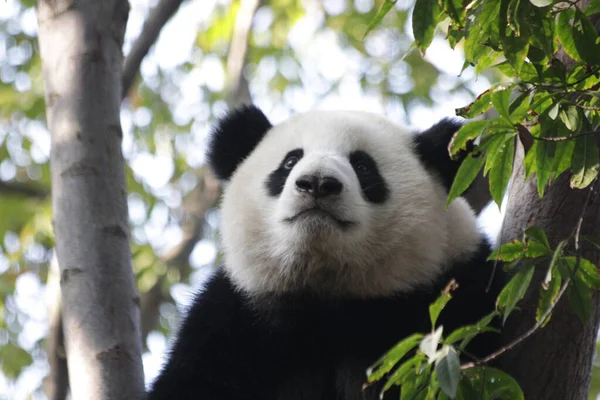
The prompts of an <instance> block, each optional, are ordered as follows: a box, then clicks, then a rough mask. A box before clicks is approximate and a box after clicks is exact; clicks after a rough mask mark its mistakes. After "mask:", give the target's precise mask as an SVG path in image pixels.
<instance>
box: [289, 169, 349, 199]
mask: <svg viewBox="0 0 600 400" xmlns="http://www.w3.org/2000/svg"><path fill="white" fill-rule="evenodd" d="M343 188H344V185H342V182H340V181H338V180H337V179H335V178H333V177H331V176H323V177H321V178H319V177H317V176H314V175H302V176H301V177H299V178H298V179H296V190H298V191H299V192H303V193H308V194H309V195H311V196H312V197H314V198H315V199H316V198H319V197H325V196H331V195H337V194H340V193H342V189H343Z"/></svg>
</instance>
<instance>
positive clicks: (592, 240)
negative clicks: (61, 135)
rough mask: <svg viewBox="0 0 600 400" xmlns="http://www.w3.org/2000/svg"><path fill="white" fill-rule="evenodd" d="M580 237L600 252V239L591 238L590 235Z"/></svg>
mask: <svg viewBox="0 0 600 400" xmlns="http://www.w3.org/2000/svg"><path fill="white" fill-rule="evenodd" d="M580 236H581V238H582V239H584V240H586V241H588V242H589V243H591V244H593V245H594V246H596V248H598V250H600V239H599V238H596V237H594V236H590V235H580Z"/></svg>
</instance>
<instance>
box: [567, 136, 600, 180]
mask: <svg viewBox="0 0 600 400" xmlns="http://www.w3.org/2000/svg"><path fill="white" fill-rule="evenodd" d="M599 165H600V160H599V159H598V146H597V145H596V138H595V135H581V136H579V137H577V139H576V141H575V150H574V151H573V159H572V160H571V171H572V172H573V176H572V177H571V187H572V188H578V189H583V188H585V187H587V186H588V185H589V184H590V183H592V181H593V180H594V178H596V176H598V166H599Z"/></svg>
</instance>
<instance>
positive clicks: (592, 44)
mask: <svg viewBox="0 0 600 400" xmlns="http://www.w3.org/2000/svg"><path fill="white" fill-rule="evenodd" d="M596 1H597V0H596ZM573 39H574V40H575V46H576V47H577V52H578V53H579V55H580V56H581V58H582V59H583V61H585V62H587V63H589V64H592V65H593V64H600V43H599V42H598V33H596V28H594V25H592V23H591V21H590V20H589V18H588V17H587V16H586V15H585V14H584V13H583V12H581V10H579V9H576V10H575V18H574V20H573Z"/></svg>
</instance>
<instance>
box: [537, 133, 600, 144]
mask: <svg viewBox="0 0 600 400" xmlns="http://www.w3.org/2000/svg"><path fill="white" fill-rule="evenodd" d="M599 133H600V131H586V132H580V133H578V134H576V135H572V136H556V137H536V136H533V135H531V137H532V138H533V140H539V141H543V142H564V141H567V140H573V139H576V138H578V137H580V136H587V135H596V134H599Z"/></svg>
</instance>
